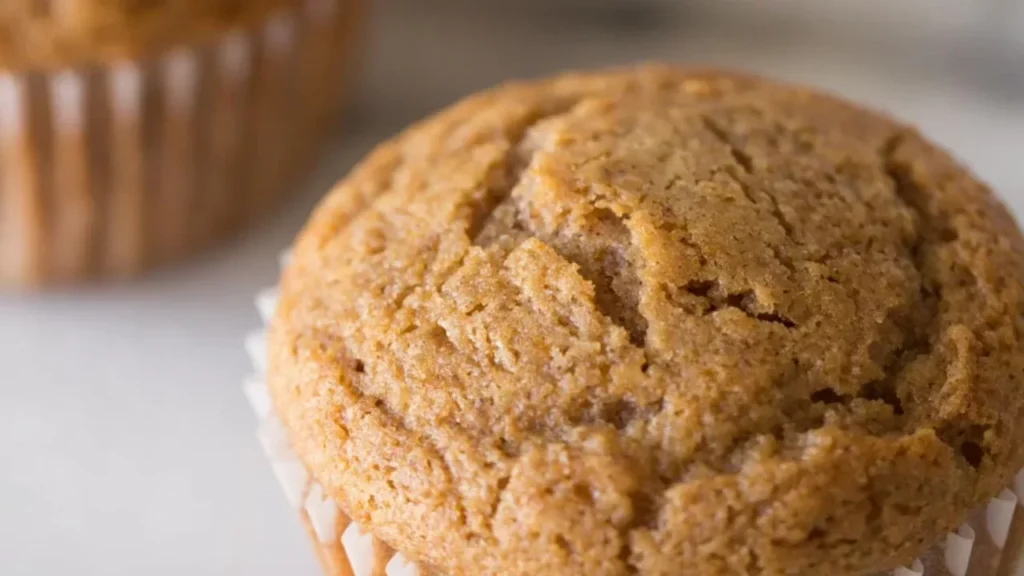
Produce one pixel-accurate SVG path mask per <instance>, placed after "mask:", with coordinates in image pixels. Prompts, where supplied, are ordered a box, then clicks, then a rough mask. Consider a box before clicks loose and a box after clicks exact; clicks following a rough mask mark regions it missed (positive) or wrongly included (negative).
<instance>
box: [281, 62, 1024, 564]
mask: <svg viewBox="0 0 1024 576" xmlns="http://www.w3.org/2000/svg"><path fill="white" fill-rule="evenodd" d="M1022 248H1024V243H1022V238H1021V235H1020V234H1019V232H1018V230H1017V227H1016V225H1015V223H1014V221H1013V219H1012V218H1011V216H1010V215H1009V214H1008V213H1007V211H1006V209H1005V208H1004V207H1003V206H1002V205H1000V203H999V202H998V201H997V200H996V199H995V198H994V197H993V195H992V193H991V192H990V191H989V190H988V189H987V188H986V186H985V185H983V184H981V183H980V182H978V181H977V180H976V179H974V178H973V177H972V176H971V175H970V174H969V173H968V172H967V171H965V170H964V169H962V168H961V167H959V166H958V165H957V164H956V163H955V162H954V160H953V159H951V158H950V156H949V155H948V154H946V153H945V152H943V151H941V150H939V149H937V148H936V147H935V146H933V145H932V144H930V143H929V142H928V141H926V140H925V139H923V138H922V137H921V136H920V135H919V134H918V133H917V132H915V131H914V130H912V129H910V128H908V127H906V126H903V125H900V124H897V123H895V122H893V121H892V120H890V119H888V118H885V117H883V116H880V115H878V114H875V113H872V112H869V111H866V110H863V109H860V108H858V107H856V106H853V105H851V104H849V103H846V102H843V101H841V100H838V99H835V98H833V97H830V96H826V95H823V94H820V93H818V92H815V91H812V90H808V89H804V88H799V87H794V86H787V85H783V84H778V83H774V82H771V81H767V80H762V79H757V78H753V77H746V76H741V75H733V74H727V73H721V72H715V71H687V70H681V69H677V68H671V67H658V66H651V67H641V68H635V69H628V70H619V71H610V72H604V73H594V74H577V75H568V76H562V77H559V78H555V79H549V80H545V81H539V82H533V83H521V84H512V85H508V86H504V87H501V88H498V89H496V90H493V91H490V92H486V93H483V94H480V95H477V96H474V97H472V98H469V99H468V100H466V101H464V102H462V103H460V104H458V105H456V106H454V107H452V108H450V109H448V110H446V111H444V112H442V113H440V114H438V115H437V116H435V117H433V118H430V119H428V120H426V121H425V122H423V123H421V124H419V125H417V126H414V127H412V128H411V129H409V130H408V131H406V132H405V133H404V134H402V135H400V136H398V137H397V138H396V139H394V140H392V141H390V142H387V143H385V144H384V145H382V146H381V147H379V148H378V149H377V150H376V151H374V152H373V153H372V154H371V155H370V156H369V157H368V158H367V159H366V160H365V161H364V162H363V163H362V164H361V165H360V166H359V167H357V168H356V169H355V171H354V172H353V173H352V174H351V175H350V176H349V177H348V178H347V179H346V180H344V181H343V182H342V183H341V184H340V185H339V186H338V187H337V188H336V189H335V190H334V191H333V192H332V193H331V194H330V195H329V196H328V197H327V198H326V199H325V200H324V201H323V203H322V205H321V206H320V207H319V208H318V210H317V211H316V213H315V215H314V216H313V218H312V220H311V222H310V223H309V224H308V227H307V228H306V230H305V231H304V232H303V233H302V235H301V237H300V239H299V241H298V243H297V245H296V249H295V254H294V260H293V263H292V264H291V265H290V267H289V268H288V270H287V271H286V273H285V277H284V279H283V285H282V295H281V301H280V308H279V310H278V313H277V316H276V318H275V320H274V322H273V324H272V329H271V341H270V351H269V352H270V358H271V365H270V373H269V378H270V382H269V383H270V386H271V391H272V394H273V397H274V400H275V403H276V407H277V409H278V411H279V413H280V415H281V417H282V419H283V421H284V424H285V426H286V428H287V430H288V431H289V434H290V437H291V440H292V442H293V444H294V447H295V449H296V450H297V452H298V454H299V455H300V458H301V459H302V461H303V462H304V463H305V464H306V465H307V466H308V467H309V468H310V469H311V470H312V472H313V474H314V476H315V477H316V478H317V480H319V481H320V482H321V483H322V484H324V485H325V486H326V488H327V490H328V492H329V493H330V494H331V495H332V496H333V497H335V498H336V499H337V500H338V501H339V502H340V503H341V506H342V508H343V509H344V510H345V511H346V512H347V513H349V514H350V515H351V516H353V517H354V519H355V520H356V521H357V522H359V523H361V524H362V525H364V526H365V527H368V528H369V529H370V530H372V532H373V533H374V534H375V535H377V536H379V537H380V538H382V539H383V540H385V541H386V542H388V543H389V544H390V545H392V546H394V547H395V548H396V549H397V550H399V551H401V552H402V553H404V554H405V555H406V556H408V557H410V558H411V559H413V560H417V561H420V562H423V563H425V564H427V565H430V566H433V567H435V568H436V569H437V570H438V571H439V572H441V573H444V574H448V575H450V576H463V575H475V574H488V575H496V574H500V575H523V576H525V575H530V576H556V575H565V574H586V575H626V574H641V575H655V574H659V575H662V574H663V575H669V574H700V575H703V576H708V575H719V574H721V575H726V574H748V575H767V574H829V575H832V576H839V575H846V574H864V573H868V572H873V571H880V570H883V569H888V568H891V567H894V566H896V565H898V564H899V563H901V562H905V561H908V560H909V559H910V558H911V557H912V556H913V555H914V554H916V553H918V552H920V551H921V550H922V549H923V548H924V547H926V545H928V544H930V543H931V542H933V541H935V540H936V539H937V538H939V537H940V536H941V535H942V534H943V533H945V532H946V531H948V530H950V529H952V528H954V527H955V526H956V524H957V523H958V522H960V521H962V520H963V519H964V517H965V515H966V513H967V512H968V511H969V510H970V509H972V508H973V507H974V506H975V505H977V504H979V503H980V502H983V501H984V500H985V499H987V498H989V497H991V496H993V495H994V494H996V493H997V492H998V490H999V489H1000V487H1002V486H1003V485H1004V484H1005V483H1006V482H1008V480H1009V478H1010V475H1011V473H1012V472H1014V471H1016V470H1017V468H1018V467H1020V466H1021V465H1022V464H1024V459H1022V450H1021V447H1022V446H1024V444H1022V442H1021V439H1022V436H1024V424H1022V422H1024V393H1022V391H1021V383H1022V377H1024V350H1022V340H1021V336H1022V329H1024V323H1022V314H1024V284H1022V274H1021V272H1022V270H1024V261H1022V252H1021V250H1022Z"/></svg>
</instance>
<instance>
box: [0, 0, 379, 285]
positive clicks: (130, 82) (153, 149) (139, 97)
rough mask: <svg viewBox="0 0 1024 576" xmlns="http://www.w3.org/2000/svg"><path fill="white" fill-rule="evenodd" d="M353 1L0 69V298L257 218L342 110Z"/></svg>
mask: <svg viewBox="0 0 1024 576" xmlns="http://www.w3.org/2000/svg"><path fill="white" fill-rule="evenodd" d="M359 2H361V0H304V1H303V2H301V3H300V4H299V6H297V7H296V8H295V9H291V10H285V11H281V12H277V13H275V14H273V15H271V16H270V17H268V18H267V20H266V21H265V22H264V24H263V25H262V26H259V27H257V28H255V29H247V30H235V31H232V32H229V33H225V34H224V35H222V36H221V37H219V38H217V39H215V40H214V41H212V42H208V43H204V44H202V45H190V46H182V47H179V48H177V49H174V50H171V51H168V52H165V53H163V54H159V55H157V56H154V57H149V58H146V59H140V60H126V61H120V62H111V63H108V64H103V65H89V66H83V67H77V68H76V67H71V68H67V69H63V70H54V71H46V72H43V71H32V70H29V71H18V72H14V71H7V72H0V287H7V288H12V287H14V288H23V287H26V286H38V285H43V284H53V283H70V282H76V281H81V280H85V279H90V278H99V277H123V276H130V275H134V274H136V273H138V272H140V271H142V270H144V269H146V268H148V267H151V266H153V265H156V264H159V263H162V262H166V261H170V260H174V259H178V258H181V257H183V256H185V255H187V254H189V253H191V252H194V251H196V250H198V249H199V248H200V247H203V246H205V245H207V244H209V243H210V242H212V241H214V240H216V239H218V238H220V237H223V236H225V235H227V234H229V233H231V232H233V231H236V230H238V229H239V228H241V227H242V226H244V225H245V224H247V223H250V222H252V221H253V220H254V219H256V218H258V217H259V216H261V215H263V214H265V213H266V212H267V211H268V209H269V208H270V207H271V206H273V204H274V202H275V200H276V199H278V198H279V197H280V196H281V195H282V194H283V193H284V192H285V191H286V190H287V189H288V183H289V182H290V180H291V179H292V178H293V177H294V176H296V175H297V174H298V173H299V172H300V171H301V169H302V168H304V167H305V166H306V165H307V164H309V163H310V161H311V160H312V159H313V157H314V154H315V150H316V147H317V144H318V143H319V142H320V141H321V140H322V139H323V137H324V136H325V128H328V127H330V126H331V124H332V120H333V118H334V115H335V113H336V111H337V108H338V105H339V104H340V100H341V96H340V91H341V88H342V83H343V80H342V79H343V78H344V77H345V75H344V74H343V72H344V68H345V67H344V66H343V63H344V62H345V61H346V56H347V55H348V52H349V49H348V48H349V45H350V43H351V41H352V40H353V38H354V36H355V35H356V33H357V30H356V23H357V20H358V18H357V16H358V13H359V11H360V10H359V8H360V5H359Z"/></svg>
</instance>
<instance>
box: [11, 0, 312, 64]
mask: <svg viewBox="0 0 1024 576" xmlns="http://www.w3.org/2000/svg"><path fill="white" fill-rule="evenodd" d="M302 1H303V0H4V1H3V2H2V3H0V68H3V69H12V68H13V69H36V68H59V67H63V66H73V65H77V64H81V63H90V62H95V61H99V60H108V59H117V58H135V57H138V56H145V55H148V54H150V53H153V52H155V51H159V50H165V49H168V48H172V47H175V46H178V45H184V44H188V43H192V42H198V41H205V40H208V39H210V38H212V37H214V36H215V35H216V34H220V33H223V32H225V31H227V30H229V29H234V28H244V27H248V26H251V25H253V24H254V23H257V22H259V21H261V20H262V19H263V18H265V17H266V16H267V15H268V14H270V13H271V12H273V11H274V10H277V9H282V8H287V7H293V6H297V5H299V4H301V3H302Z"/></svg>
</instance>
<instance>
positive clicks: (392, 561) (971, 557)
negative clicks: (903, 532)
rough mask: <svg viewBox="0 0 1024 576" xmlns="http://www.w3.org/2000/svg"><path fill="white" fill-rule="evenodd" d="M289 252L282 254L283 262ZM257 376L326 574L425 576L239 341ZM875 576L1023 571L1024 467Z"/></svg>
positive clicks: (261, 408)
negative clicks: (308, 437)
mask: <svg viewBox="0 0 1024 576" xmlns="http://www.w3.org/2000/svg"><path fill="white" fill-rule="evenodd" d="M286 261H287V255H283V256H282V258H281V263H282V265H283V264H285V263H286ZM276 306H277V290H276V289H275V288H267V289H265V290H263V291H261V292H260V293H259V294H258V295H257V296H256V308H257V310H258V311H259V314H260V317H261V319H262V321H263V324H264V325H266V324H267V323H269V322H270V319H271V318H272V317H273V315H274V310H275V308H276ZM245 347H246V351H247V352H248V354H249V357H250V359H251V360H252V363H253V367H254V370H255V373H254V374H253V375H252V376H250V377H249V378H248V379H247V380H246V382H245V393H246V396H248V398H249V402H250V404H251V405H252V408H253V410H254V411H255V413H256V417H257V419H258V421H259V423H260V425H259V432H258V437H259V439H260V442H261V443H262V445H263V448H264V451H265V453H266V455H267V458H268V459H269V460H270V464H271V467H272V469H273V471H274V474H275V475H276V476H277V479H278V481H279V482H280V484H281V487H282V489H283V490H284V493H285V496H286V497H287V498H288V501H289V502H290V503H291V504H292V506H294V507H295V509H296V510H297V511H298V514H299V517H300V519H301V520H302V524H303V526H305V528H306V531H307V532H308V533H309V536H310V539H311V540H312V542H313V543H314V546H315V550H316V553H317V555H318V556H319V558H320V562H321V565H322V566H323V568H324V575H325V576H427V575H428V574H429V572H428V571H427V570H425V569H422V568H421V567H418V566H417V565H416V564H415V563H413V562H410V561H408V560H406V559H405V558H403V557H402V555H401V554H398V553H396V552H395V551H393V550H391V549H390V548H389V547H388V546H387V545H386V544H385V543H383V542H381V541H380V540H377V539H376V538H374V537H373V536H372V535H370V534H368V533H366V532H364V531H363V530H362V529H360V528H359V526H357V525H356V524H355V523H353V522H352V521H351V520H350V519H349V518H348V517H347V516H345V514H344V513H343V512H342V511H341V509H340V508H338V506H337V505H336V504H335V503H334V502H332V501H331V500H330V498H329V496H327V495H326V494H324V492H323V489H322V487H321V486H320V485H319V484H317V482H316V480H315V479H313V478H312V477H311V476H310V474H309V473H308V472H307V471H306V469H305V468H304V467H303V465H302V463H301V462H300V461H299V459H298V457H297V456H296V455H295V453H294V452H292V450H291V448H290V447H289V445H288V439H287V436H286V435H285V431H284V429H283V427H282V425H281V422H280V421H279V420H278V419H277V416H276V415H275V414H274V411H273V406H272V404H271V401H270V395H269V393H268V391H267V387H266V380H265V373H266V358H267V351H266V335H265V330H263V329H260V330H257V331H254V332H252V333H250V334H249V335H248V336H247V338H246V341H245ZM879 576H1024V470H1022V471H1021V472H1020V473H1018V474H1017V476H1016V477H1015V479H1014V483H1013V484H1012V485H1011V486H1009V487H1007V488H1006V489H1004V490H1003V491H1002V492H1001V493H1000V494H999V495H998V496H996V497H995V498H993V499H992V500H990V501H989V502H988V504H987V505H986V506H984V507H982V508H980V509H978V510H976V511H974V513H972V514H971V515H970V517H969V518H968V520H967V521H966V522H965V523H964V524H963V525H961V526H960V527H959V528H958V529H957V530H956V531H955V532H952V533H950V534H948V535H947V536H946V538H945V539H944V540H942V541H941V542H938V543H936V544H934V545H933V546H932V547H931V548H930V549H928V550H927V551H926V552H925V553H924V554H923V555H922V556H921V557H920V558H919V559H917V560H915V561H914V562H913V563H912V564H911V565H909V566H905V567H901V568H897V569H895V570H892V571H891V572H889V573H888V575H879Z"/></svg>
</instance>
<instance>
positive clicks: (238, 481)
mask: <svg viewBox="0 0 1024 576" xmlns="http://www.w3.org/2000/svg"><path fill="white" fill-rule="evenodd" d="M366 33H367V40H368V42H367V47H366V50H365V62H364V75H363V79H362V82H361V83H360V84H359V86H358V89H357V90H356V91H355V94H354V95H353V100H352V104H351V106H350V110H349V113H348V115H347V118H346V121H345V125H344V127H343V129H342V130H340V131H339V134H338V138H337V139H336V140H335V142H334V143H333V144H332V146H331V147H330V150H328V151H327V152H326V153H325V154H324V156H323V159H322V162H321V164H320V167H319V168H318V170H317V171H316V173H314V174H312V175H311V176H310V177H309V178H308V179H307V180H306V181H305V182H304V183H303V184H302V185H301V186H298V187H296V190H295V198H294V200H293V201H292V203H291V204H290V205H288V206H287V207H286V208H284V209H283V210H282V211H281V213H280V214H279V215H278V216H277V217H276V218H275V219H273V220H272V221H270V222H268V223H267V224H266V225H264V226H263V227H261V228H258V229H256V230H255V231H253V232H251V233H249V234H247V235H246V236H244V237H242V238H240V239H239V240H237V241H235V242H233V243H230V244H228V245H226V246H223V247H221V248H220V249H218V250H216V251H214V252H212V253H211V254H208V255H207V256H205V257H204V258H201V259H199V260H197V261H194V262H192V263H190V264H186V265H181V266H177V267H174V268H170V269H166V270H162V271H160V272H158V273H156V274H153V275H151V276H150V277H148V278H146V279H144V280H143V281H141V282H138V283H135V284H132V285H126V286H118V287H114V288H107V289H104V290H98V289H91V290H89V291H86V292H78V293H73V294H72V293H66V294H55V295H48V296H45V297H37V298H32V299H28V300H26V299H14V298H9V297H7V298H0V378H2V380H0V472H2V473H0V574H2V575H3V576H21V575H33V574H40V575H51V574H52V575H58V574H59V575H64V574H75V575H76V576H91V575H102V576H113V575H136V574H150V575H156V576H163V575H166V576H172V575H173V576H178V575H181V574H190V575H224V574H232V575H233V574H239V575H247V576H248V575H255V576H261V575H266V576H271V575H275V576H276V575H280V574H295V575H308V576H315V574H316V570H315V565H314V561H313V557H312V555H311V554H310V553H309V549H308V545H307V543H306V542H305V540H304V536H303V535H302V533H301V530H300V528H299V525H298V522H297V519H296V518H295V515H294V514H293V512H292V511H291V510H289V508H288V506H287V504H286V503H285V501H284V499H283V498H282V497H281V495H280V493H279V491H278V488H277V485H276V483H275V480H274V478H273V476H272V475H271V472H270V470H269V467H268V466H267V464H266V463H265V462H264V460H263V458H262V455H261V452H260V449H259V447H258V445H257V443H256V441H255V439H254V436H253V428H254V426H255V422H254V419H253V418H252V416H251V415H250V413H249V411H248V407H247V405H246V402H245V399H244V398H243V396H242V393H241V390H240V383H241V380H242V378H243V377H244V376H245V375H246V374H247V373H248V372H249V368H248V367H247V361H246V359H245V355H244V353H243V350H242V339H243V337H244V334H245V333H246V332H247V331H249V330H251V329H254V328H256V327H257V324H258V320H257V316H256V314H255V312H254V311H253V309H252V306H251V295H252V294H253V293H254V292H255V291H256V290H257V289H258V288H260V287H262V286H264V285H268V284H271V283H273V282H274V279H275V274H276V254H277V252H278V251H279V250H280V249H281V248H283V247H285V246H286V245H287V244H288V242H289V241H290V239H291V237H292V236H293V235H294V233H295V231H296V230H297V229H298V227H299V226H300V225H301V223H302V221H303V220H304V219H305V217H306V214H308V211H309V209H310V207H311V206H312V205H313V203H314V202H315V201H316V200H317V199H318V198H319V197H320V195H321V194H323V192H324V191H326V190H327V188H328V187H329V186H330V184H331V183H333V182H334V181H335V180H336V179H337V178H339V177H341V176H342V175H343V174H344V173H345V172H346V171H347V170H348V169H349V168H350V167H351V166H352V164H353V163H354V162H355V161H357V160H358V158H359V157H360V156H362V155H363V154H364V153H365V152H366V151H367V150H368V149H369V148H370V147H371V146H372V145H373V144H374V143H376V142H378V141H380V140H381V139H382V138H385V137H387V136H388V135H390V134H392V133H394V132H395V131H396V130H398V129H400V128H401V127H402V126H403V125H405V124H406V123H408V122H410V121H412V120H414V119H417V118H419V117H422V116H423V115H425V114H428V113H429V112H431V111H433V110H436V109H438V108H440V107H442V106H444V105H446V104H447V103H449V102H451V101H452V100H454V99H456V98H458V97H459V96H462V95H464V94H466V93H469V92H471V91H473V90H476V89H479V88H483V87H486V86H488V85H491V84H493V83H495V82H499V81H501V80H504V79H507V78H513V77H522V76H533V75H537V74H543V73H547V72H551V71H555V70H558V69H563V68H573V67H593V66H603V65H610V64H621V63H628V62H634V61H638V60H655V59H664V60H672V61H680V62H704V63H713V64H721V65H726V66H730V67H736V68H741V69H745V70H751V71H755V72H761V73H764V74H770V75H774V76H779V77H782V78H787V79H791V80H796V81H801V82H807V83H811V84H816V85H819V86H822V87H825V88H828V89H832V90H836V91H839V92H842V93H844V94H846V95H848V96H849V97H851V98H853V99H856V100H859V101H861V102H864V103H867V104H870V105H873V106H875V107H877V108H881V109H885V110H888V111H891V112H892V113H894V114H896V115H898V116H901V117H903V118H905V119H907V120H910V121H912V122H915V123H917V124H919V125H920V126H921V127H922V128H923V129H924V130H925V132H927V133H928V134H930V135H931V136H932V137H934V138H935V139H937V140H938V141H939V142H941V143H942V144H944V145H946V146H947V147H949V148H951V149H952V150H954V151H955V152H956V154H957V155H958V156H960V157H961V158H962V159H963V160H964V161H965V162H966V163H968V164H969V165H970V166H971V167H972V168H973V169H974V170H975V171H977V172H978V173H979V174H980V175H981V176H983V177H984V178H985V179H987V180H988V181H989V182H990V183H991V184H992V185H993V186H994V187H995V188H996V189H997V190H998V191H999V192H1000V193H1001V194H1002V195H1003V197H1004V198H1006V199H1007V201H1008V202H1009V203H1010V204H1011V205H1012V206H1013V207H1014V209H1015V210H1016V212H1017V213H1018V214H1024V171H1022V170H1021V167H1020V166H1021V164H1022V152H1024V2H1019V1H1011V0H989V1H985V0H901V1H898V2H893V1H885V0H845V1H843V0H774V1H767V2H766V1H755V0H709V1H706V2H698V1H686V0H678V1H669V0H621V1H615V0H560V1H547V0H518V1H516V0H433V1H423V0H378V1H376V2H374V3H373V10H372V20H371V23H370V25H369V26H368V28H367V31H366Z"/></svg>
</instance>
